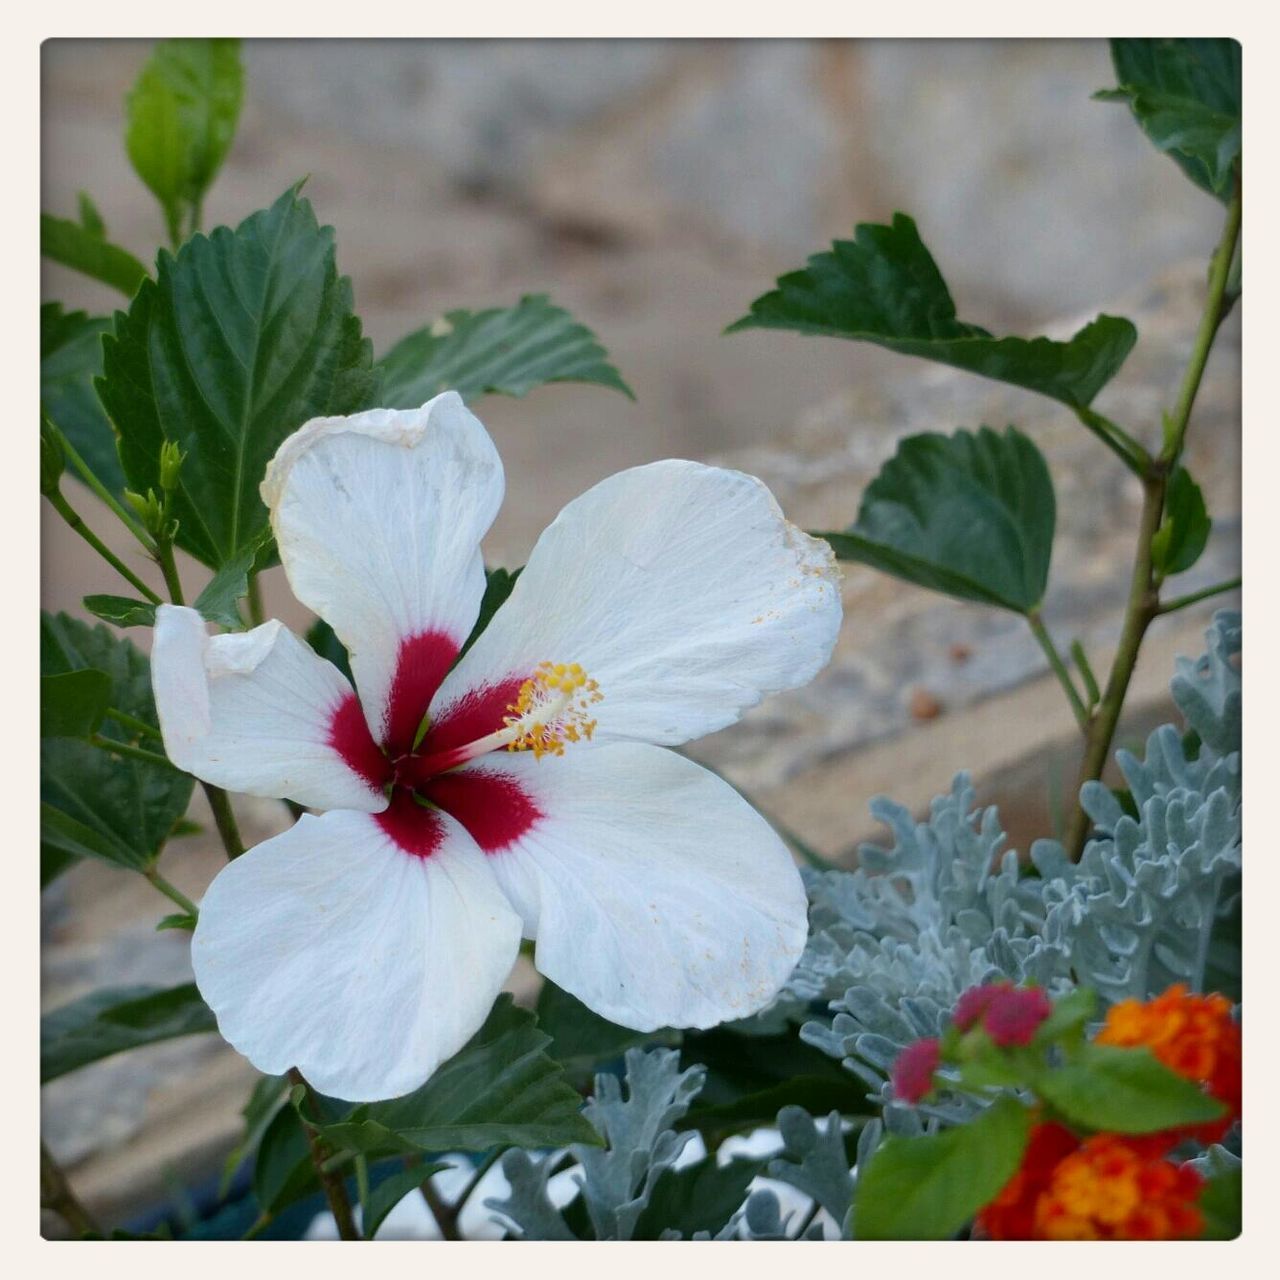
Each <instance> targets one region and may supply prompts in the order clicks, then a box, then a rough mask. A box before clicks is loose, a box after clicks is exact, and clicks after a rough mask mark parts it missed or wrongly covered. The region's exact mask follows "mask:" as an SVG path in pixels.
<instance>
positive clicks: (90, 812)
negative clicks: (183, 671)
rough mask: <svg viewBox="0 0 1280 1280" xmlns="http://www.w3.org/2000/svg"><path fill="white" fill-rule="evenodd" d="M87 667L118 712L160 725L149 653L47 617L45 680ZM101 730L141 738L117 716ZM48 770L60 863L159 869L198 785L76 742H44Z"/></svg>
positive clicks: (49, 829)
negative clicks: (78, 860)
mask: <svg viewBox="0 0 1280 1280" xmlns="http://www.w3.org/2000/svg"><path fill="white" fill-rule="evenodd" d="M86 668H88V669H93V670H97V671H103V672H105V673H106V674H107V676H108V677H110V680H111V701H110V705H111V706H112V707H114V708H115V709H116V710H118V711H123V712H124V713H125V714H127V715H130V716H133V717H134V718H135V719H137V720H141V721H143V722H144V723H146V724H149V725H157V720H156V713H155V704H154V703H153V701H152V698H151V672H150V667H149V665H148V663H147V659H146V658H145V656H144V655H143V654H141V653H139V652H138V650H137V649H135V648H134V647H133V645H131V644H130V643H129V642H128V641H127V640H124V639H120V638H118V637H116V636H114V635H113V634H112V633H111V632H110V631H108V630H107V628H106V627H103V626H96V627H92V626H89V625H88V624H87V623H84V622H81V621H79V620H78V619H76V618H71V617H69V616H68V615H66V614H65V613H63V614H48V613H42V614H41V615H40V672H41V675H42V676H54V675H61V674H63V673H66V672H71V671H82V670H85V669H86ZM99 733H100V735H101V736H102V737H104V738H111V739H116V740H118V741H121V742H130V741H132V740H133V735H132V734H130V733H129V731H127V730H125V729H123V728H121V727H120V726H119V725H117V724H116V723H115V722H113V721H112V720H110V719H108V720H105V721H104V722H103V724H102V727H101V729H100V730H99ZM40 768H41V782H40V795H41V801H42V804H41V842H42V846H43V850H44V852H45V853H46V854H47V855H48V856H49V857H50V859H51V860H52V861H53V862H56V861H57V860H59V859H65V858H67V857H95V858H100V859H102V860H104V861H107V862H111V863H115V864H116V865H118V866H124V867H131V868H133V869H135V870H137V869H140V868H143V867H147V866H149V865H151V863H153V862H154V861H155V859H156V857H157V856H158V855H159V853H160V849H161V848H162V847H163V845H164V842H165V840H166V839H167V838H168V836H169V833H170V832H171V831H172V829H173V826H174V823H176V822H177V821H178V819H179V818H181V817H182V815H183V814H184V813H185V812H186V809H187V803H188V801H189V800H190V799H191V788H192V786H193V785H194V780H193V779H192V778H191V776H190V775H189V774H185V773H181V772H179V771H178V770H176V769H173V768H169V767H166V766H164V765H159V764H150V763H147V762H146V761H142V760H135V759H132V758H127V757H116V756H112V755H111V754H110V752H108V751H104V750H102V749H101V748H99V747H95V746H92V745H90V744H89V743H87V742H77V741H75V740H73V739H70V738H47V739H45V740H44V741H43V742H41V744H40Z"/></svg>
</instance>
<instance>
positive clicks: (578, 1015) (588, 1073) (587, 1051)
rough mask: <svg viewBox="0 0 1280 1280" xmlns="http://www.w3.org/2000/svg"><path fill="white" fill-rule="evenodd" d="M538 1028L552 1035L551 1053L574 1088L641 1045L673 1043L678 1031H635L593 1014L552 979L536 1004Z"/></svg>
mask: <svg viewBox="0 0 1280 1280" xmlns="http://www.w3.org/2000/svg"><path fill="white" fill-rule="evenodd" d="M536 1012H537V1015H538V1029H539V1030H540V1031H542V1032H544V1033H545V1034H546V1035H548V1036H550V1037H551V1045H550V1048H549V1049H548V1052H549V1053H550V1054H551V1056H552V1057H553V1058H555V1060H556V1061H557V1062H558V1063H559V1064H560V1065H561V1067H563V1068H564V1072H565V1075H566V1076H567V1077H568V1078H569V1080H570V1081H571V1082H572V1083H573V1085H574V1087H575V1088H586V1087H587V1086H589V1085H590V1083H591V1081H592V1080H593V1079H594V1077H595V1074H596V1072H597V1071H598V1070H600V1069H601V1068H603V1067H606V1066H607V1065H608V1064H609V1063H611V1062H613V1061H615V1060H617V1059H621V1057H622V1055H623V1054H624V1053H625V1052H626V1051H627V1050H628V1049H631V1048H634V1047H636V1046H637V1045H641V1044H671V1043H674V1042H676V1041H678V1040H679V1038H680V1033H679V1032H678V1031H667V1032H661V1031H633V1030H631V1028H629V1027H619V1026H616V1025H615V1024H614V1023H612V1022H610V1021H608V1019H606V1018H602V1017H601V1016H600V1015H599V1014H598V1013H593V1012H592V1011H591V1010H590V1009H588V1008H587V1006H586V1005H584V1004H583V1003H582V1001H581V1000H579V999H577V997H576V996H571V995H570V994H569V993H568V992H567V991H562V990H561V989H560V988H559V987H558V986H556V984H555V983H554V982H552V981H551V979H550V978H548V979H546V981H544V982H543V984H542V990H541V991H540V992H539V993H538V1003H537V1007H536Z"/></svg>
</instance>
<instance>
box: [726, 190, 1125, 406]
mask: <svg viewBox="0 0 1280 1280" xmlns="http://www.w3.org/2000/svg"><path fill="white" fill-rule="evenodd" d="M854 237H855V238H854V239H853V240H837V241H836V242H835V244H834V245H833V246H832V252H830V253H819V254H815V255H814V256H813V257H811V258H810V259H809V265H808V266H807V267H806V268H805V269H804V270H802V271H793V272H792V273H791V274H790V275H785V276H782V277H780V278H779V280H778V282H777V284H778V287H777V289H775V290H774V291H773V292H772V293H766V294H765V295H764V296H763V297H760V298H757V299H756V300H755V301H754V302H753V303H752V304H751V311H750V314H748V315H746V316H744V317H743V318H742V319H741V320H738V321H737V322H735V323H734V324H731V325H730V326H729V328H728V329H727V330H726V332H728V333H736V332H738V331H739V330H742V329H753V328H755V329H790V330H794V331H795V332H798V333H812V334H822V335H825V336H827V337H832V338H851V339H853V340H855V341H858V342H873V343H875V344H876V345H877V346H881V347H887V348H888V349H889V350H890V351H897V352H898V353H900V354H901V355H908V356H923V357H924V358H925V359H927V360H937V361H939V362H941V363H942V364H949V365H953V366H954V367H955V368H957V369H965V370H967V371H968V372H970V373H977V374H981V375H982V376H983V377H985V378H994V379H995V380H996V381H998V382H1009V383H1012V384H1013V385H1014V386H1015V387H1025V388H1026V389H1027V390H1028V391H1037V392H1039V393H1040V394H1041V395H1046V396H1050V397H1051V398H1053V399H1054V400H1060V401H1062V403H1063V404H1067V405H1070V406H1071V407H1072V408H1084V407H1086V406H1088V405H1089V403H1090V402H1091V401H1092V400H1093V398H1094V396H1096V395H1097V394H1098V392H1099V391H1101V390H1102V388H1103V387H1104V386H1106V384H1107V383H1108V382H1110V381H1111V379H1112V378H1113V377H1114V376H1115V375H1116V372H1117V371H1118V370H1119V368H1120V366H1121V365H1122V364H1123V363H1124V361H1125V357H1126V356H1128V354H1129V352H1130V351H1131V350H1132V349H1133V344H1134V343H1135V342H1136V341H1137V337H1138V334H1137V330H1136V329H1134V327H1133V325H1132V324H1131V323H1130V322H1129V321H1128V320H1122V319H1118V318H1117V317H1115V316H1106V315H1102V316H1098V318H1097V319H1096V320H1093V321H1091V322H1090V323H1089V324H1087V325H1085V327H1084V328H1083V329H1081V330H1080V332H1079V333H1077V334H1076V335H1075V336H1074V337H1073V338H1071V340H1070V341H1069V342H1057V341H1053V340H1051V339H1049V338H1032V339H1026V338H996V337H993V336H992V335H991V334H989V333H988V332H987V331H986V330H985V329H980V328H979V327H978V326H977V325H973V324H964V323H962V322H961V321H959V320H957V319H956V308H955V303H954V302H952V300H951V294H950V293H949V292H948V291H947V286H946V284H945V283H944V282H943V279H942V276H941V274H940V273H939V271H938V268H937V265H936V264H935V263H934V260H933V258H932V256H931V255H930V253H929V251H928V249H926V248H925V247H924V244H923V243H922V242H921V240H920V236H919V233H918V232H917V231H916V224H915V222H914V221H913V220H912V219H911V218H909V217H907V215H906V214H903V213H897V214H894V217H893V223H892V225H890V226H881V225H878V224H875V223H862V224H861V225H860V226H858V227H857V228H856V229H855V231H854Z"/></svg>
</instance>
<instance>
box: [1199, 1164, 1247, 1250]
mask: <svg viewBox="0 0 1280 1280" xmlns="http://www.w3.org/2000/svg"><path fill="white" fill-rule="evenodd" d="M1241 1172H1242V1171H1241V1170H1240V1169H1239V1168H1235V1169H1228V1170H1227V1171H1226V1172H1224V1173H1220V1174H1218V1175H1217V1176H1216V1177H1213V1178H1210V1179H1209V1180H1208V1181H1207V1182H1206V1183H1205V1184H1204V1190H1203V1191H1201V1192H1200V1212H1201V1213H1202V1214H1204V1233H1203V1235H1202V1236H1201V1239H1202V1240H1234V1239H1235V1238H1236V1237H1237V1236H1238V1235H1239V1234H1240V1216H1241V1215H1240V1206H1241V1198H1242V1196H1243V1193H1244V1183H1243V1179H1242V1177H1241Z"/></svg>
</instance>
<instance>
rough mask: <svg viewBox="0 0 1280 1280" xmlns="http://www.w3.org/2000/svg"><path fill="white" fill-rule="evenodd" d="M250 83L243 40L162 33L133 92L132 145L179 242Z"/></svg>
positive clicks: (132, 155)
mask: <svg viewBox="0 0 1280 1280" xmlns="http://www.w3.org/2000/svg"><path fill="white" fill-rule="evenodd" d="M243 90H244V76H243V72H242V71H241V68H240V41H239V40H226V39H222V40H162V41H161V42H160V43H159V44H158V45H157V46H156V48H155V51H154V52H153V53H152V55H151V58H150V59H149V61H148V62H147V64H146V66H144V67H143V69H142V72H141V74H140V75H139V76H138V79H137V81H136V82H135V84H134V86H133V89H132V90H131V91H130V93H129V95H128V98H127V99H126V103H125V107H126V112H127V116H128V125H127V132H126V134H125V148H126V149H127V151H128V153H129V159H130V160H131V161H132V162H133V167H134V169H135V170H136V171H137V174H138V176H139V177H140V178H141V179H142V181H143V182H145V183H146V185H147V186H148V187H149V188H150V189H151V192H152V194H153V195H155V197H156V199H157V200H159V201H160V206H161V208H162V209H163V210H164V214H165V221H166V223H167V224H168V228H169V238H170V240H171V241H172V242H173V243H175V244H176V243H177V242H178V241H179V240H180V239H181V237H182V228H183V223H184V221H186V220H187V219H188V218H189V217H191V216H192V215H193V214H197V213H198V211H199V209H200V204H201V201H202V200H203V199H204V194H205V192H206V191H207V190H208V189H209V186H210V184H211V183H212V182H213V179H214V177H215V175H216V174H217V172H218V170H219V169H220V168H221V167H222V162H223V160H224V159H225V157H226V154H227V151H228V149H229V148H230V146H231V141H232V139H233V138H234V137H235V133H236V123H237V121H238V120H239V118H240V100H241V96H242V94H243Z"/></svg>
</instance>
